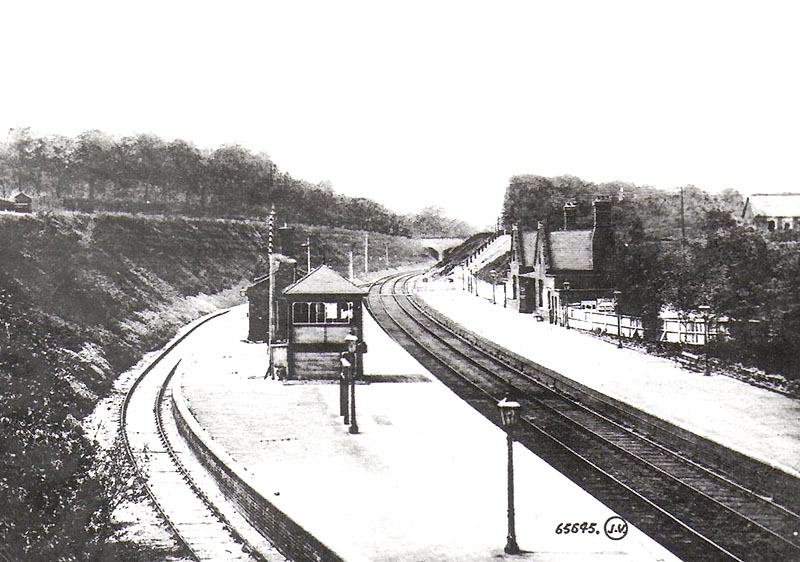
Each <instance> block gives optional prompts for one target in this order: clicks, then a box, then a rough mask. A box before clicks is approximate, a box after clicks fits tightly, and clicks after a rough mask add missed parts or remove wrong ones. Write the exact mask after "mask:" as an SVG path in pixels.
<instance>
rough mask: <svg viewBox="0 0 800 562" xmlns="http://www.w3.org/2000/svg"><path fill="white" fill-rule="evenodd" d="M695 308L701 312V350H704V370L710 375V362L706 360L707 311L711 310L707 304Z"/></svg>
mask: <svg viewBox="0 0 800 562" xmlns="http://www.w3.org/2000/svg"><path fill="white" fill-rule="evenodd" d="M697 309H698V310H699V311H700V312H702V313H703V333H704V336H705V338H704V340H703V351H704V352H705V356H706V357H705V363H706V365H705V372H704V374H705V375H706V376H710V375H711V364H710V363H709V362H708V319H709V315H708V311H709V310H711V307H710V306H708V305H707V304H701V305H700V306H698V307H697Z"/></svg>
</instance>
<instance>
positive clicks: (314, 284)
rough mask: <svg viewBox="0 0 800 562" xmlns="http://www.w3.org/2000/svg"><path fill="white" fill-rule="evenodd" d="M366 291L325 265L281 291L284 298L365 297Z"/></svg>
mask: <svg viewBox="0 0 800 562" xmlns="http://www.w3.org/2000/svg"><path fill="white" fill-rule="evenodd" d="M367 292H368V291H367V290H366V289H362V288H361V287H359V286H358V285H355V284H354V283H351V282H350V281H348V280H347V279H345V278H344V277H342V276H341V275H339V274H338V273H337V272H335V271H334V270H333V269H331V268H330V267H328V266H327V265H321V266H319V267H318V268H316V269H314V270H312V271H311V272H310V273H308V274H307V275H305V276H303V277H301V278H300V279H298V280H297V281H296V282H295V283H292V284H291V285H289V286H288V287H286V288H285V289H284V290H283V294H284V295H285V296H299V295H342V296H366V295H367Z"/></svg>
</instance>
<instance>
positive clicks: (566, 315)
mask: <svg viewBox="0 0 800 562" xmlns="http://www.w3.org/2000/svg"><path fill="white" fill-rule="evenodd" d="M568 295H569V281H564V327H566V328H567V330H569V297H568Z"/></svg>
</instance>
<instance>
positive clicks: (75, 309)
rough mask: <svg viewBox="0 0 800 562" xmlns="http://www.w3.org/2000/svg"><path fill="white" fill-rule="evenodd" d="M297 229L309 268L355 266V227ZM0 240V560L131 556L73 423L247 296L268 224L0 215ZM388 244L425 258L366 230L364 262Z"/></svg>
mask: <svg viewBox="0 0 800 562" xmlns="http://www.w3.org/2000/svg"><path fill="white" fill-rule="evenodd" d="M306 236H310V237H311V240H312V262H313V264H315V265H316V264H319V263H320V261H321V259H322V257H323V256H324V257H325V261H326V262H327V263H328V264H329V265H331V266H332V267H334V268H336V269H338V270H339V271H341V272H345V271H346V269H347V259H348V250H349V249H350V247H353V248H355V250H356V251H355V252H354V254H355V267H356V271H363V246H362V244H363V233H361V232H353V231H346V230H342V229H333V228H323V227H304V226H298V227H297V241H298V244H299V243H300V242H301V241H304V240H305V238H306ZM0 240H2V246H0V388H2V394H1V395H0V398H1V400H0V450H1V451H3V454H2V455H0V505H2V506H4V510H3V512H2V514H0V561H2V560H17V559H20V560H90V559H103V560H115V559H127V558H129V556H130V555H131V554H132V553H131V552H130V551H129V547H126V546H125V545H119V544H115V543H113V542H112V543H110V542H109V541H108V540H107V539H108V538H109V537H110V535H111V534H112V533H113V532H114V529H113V525H111V518H110V513H111V509H112V508H113V505H114V504H115V503H116V502H117V501H118V500H119V497H118V496H119V494H120V493H121V491H120V489H119V475H115V474H112V473H109V472H108V471H105V470H98V467H97V463H96V459H95V451H94V449H93V447H92V445H91V444H90V442H89V441H88V440H87V439H86V437H85V436H84V434H83V431H82V429H81V427H80V425H79V423H78V420H80V419H81V418H83V417H84V416H85V415H86V414H88V413H89V412H90V411H91V410H92V408H93V406H94V404H95V403H96V402H97V401H98V399H99V398H100V397H101V396H103V395H104V394H106V393H107V392H108V391H109V389H110V388H111V385H112V383H113V380H114V378H115V376H116V374H118V373H120V372H122V371H124V370H125V369H127V368H128V367H130V366H131V365H132V364H133V363H135V362H136V361H137V360H138V358H139V357H140V356H141V355H142V354H143V353H144V352H145V351H148V350H150V349H153V348H157V347H159V346H160V345H161V344H163V343H164V342H165V341H166V340H167V339H169V338H170V337H171V336H172V335H173V334H174V333H175V331H176V330H177V328H179V327H180V326H182V325H183V324H185V323H186V322H188V321H190V320H192V319H193V318H196V317H198V316H200V315H202V314H203V313H205V312H208V311H209V309H210V308H212V307H214V306H215V305H216V306H222V305H229V304H234V303H235V302H240V301H242V300H243V297H242V296H241V288H243V287H244V286H245V285H246V280H248V279H252V278H253V277H254V276H256V275H259V274H263V273H265V270H266V265H265V258H264V256H265V248H266V224H265V223H263V222H257V221H232V220H213V219H187V218H177V217H169V218H166V217H154V216H149V217H139V216H133V215H122V214H80V213H53V214H46V215H38V216H37V215H27V216H25V215H13V214H0ZM387 244H388V250H389V256H390V265H392V266H398V265H401V264H403V263H406V264H407V263H412V262H415V261H422V260H424V259H425V257H424V252H423V251H422V249H421V248H420V245H419V244H418V243H417V242H415V241H413V240H409V239H405V238H397V237H389V236H385V235H379V234H371V235H370V265H371V269H375V268H378V267H380V266H381V264H383V263H385V262H384V255H385V252H386V245H387ZM298 257H299V261H300V264H301V266H304V264H305V259H304V256H302V255H301V256H298ZM202 295H215V296H214V297H208V298H206V297H202ZM193 296H200V297H198V298H193ZM112 472H113V471H112ZM110 545H111V546H110ZM126 548H127V549H128V550H126ZM150 554H151V557H157V556H156V553H150ZM141 555H142V553H141V552H140V553H138V554H134V557H135V558H140V557H141ZM145 557H146V556H145Z"/></svg>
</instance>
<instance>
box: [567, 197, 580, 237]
mask: <svg viewBox="0 0 800 562" xmlns="http://www.w3.org/2000/svg"><path fill="white" fill-rule="evenodd" d="M577 214H578V207H577V206H576V205H575V201H572V200H570V201H567V202H566V203H564V230H574V229H575V219H576V217H577Z"/></svg>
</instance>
